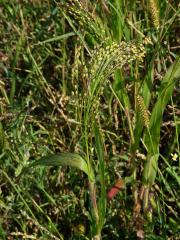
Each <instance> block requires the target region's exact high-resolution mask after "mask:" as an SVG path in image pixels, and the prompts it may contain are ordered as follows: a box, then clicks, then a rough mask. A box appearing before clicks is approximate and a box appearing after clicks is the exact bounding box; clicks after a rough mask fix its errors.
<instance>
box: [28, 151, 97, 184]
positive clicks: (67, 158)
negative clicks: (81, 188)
mask: <svg viewBox="0 0 180 240" xmlns="http://www.w3.org/2000/svg"><path fill="white" fill-rule="evenodd" d="M38 165H40V166H69V167H76V168H78V169H80V170H81V171H83V172H84V173H86V174H87V175H88V177H89V179H90V181H92V182H93V181H94V173H93V170H92V169H91V168H90V167H89V166H88V165H87V163H86V161H85V160H84V158H82V157H81V156H80V155H78V154H77V153H61V154H53V155H48V156H45V157H42V158H40V159H39V160H37V161H34V162H32V163H30V164H29V165H28V167H27V168H30V167H35V166H38Z"/></svg>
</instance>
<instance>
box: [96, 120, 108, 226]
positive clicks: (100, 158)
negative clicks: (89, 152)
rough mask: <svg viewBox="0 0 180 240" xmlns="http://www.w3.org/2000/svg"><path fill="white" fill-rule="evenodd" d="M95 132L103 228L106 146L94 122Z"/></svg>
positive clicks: (100, 221) (100, 213)
mask: <svg viewBox="0 0 180 240" xmlns="http://www.w3.org/2000/svg"><path fill="white" fill-rule="evenodd" d="M94 133H95V144H96V152H97V157H98V161H99V169H98V172H99V175H100V184H101V195H100V198H99V201H98V207H99V216H100V219H99V228H100V229H102V227H103V225H104V223H105V215H106V188H105V162H104V146H103V140H102V136H101V133H100V130H99V127H98V125H97V124H96V123H95V122H94Z"/></svg>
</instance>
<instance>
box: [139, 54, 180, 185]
mask: <svg viewBox="0 0 180 240" xmlns="http://www.w3.org/2000/svg"><path fill="white" fill-rule="evenodd" d="M179 79H180V57H179V58H178V59H177V61H176V62H175V63H174V64H172V65H171V67H170V68H169V70H168V71H167V73H166V75H165V77H164V78H163V80H162V82H161V86H160V90H159V94H158V99H157V102H156V104H155V106H154V108H153V111H152V115H151V119H150V125H149V129H147V130H146V131H145V134H144V143H145V145H146V147H147V149H148V156H147V162H146V163H145V166H144V172H143V178H144V180H145V183H146V184H148V185H149V186H152V184H153V183H154V181H155V177H156V173H157V169H158V166H157V165H158V163H157V162H158V157H159V141H160V130H161V122H162V116H163V113H164V110H165V107H166V105H167V104H168V102H169V101H170V98H171V96H172V93H173V90H174V86H175V84H176V82H177V80H179Z"/></svg>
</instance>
